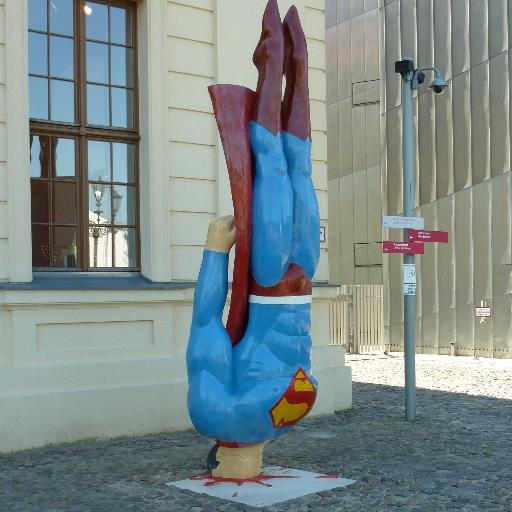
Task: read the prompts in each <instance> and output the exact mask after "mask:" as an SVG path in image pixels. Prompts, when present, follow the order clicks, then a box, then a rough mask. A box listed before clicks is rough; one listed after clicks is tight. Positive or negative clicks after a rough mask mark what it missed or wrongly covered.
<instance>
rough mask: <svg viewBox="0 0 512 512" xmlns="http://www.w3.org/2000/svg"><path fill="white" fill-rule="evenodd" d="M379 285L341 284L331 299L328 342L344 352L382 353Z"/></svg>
mask: <svg viewBox="0 0 512 512" xmlns="http://www.w3.org/2000/svg"><path fill="white" fill-rule="evenodd" d="M383 304H384V300H383V286H382V285H343V286H341V293H340V295H339V296H338V297H337V298H336V299H334V300H332V301H331V305H330V325H331V345H335V346H342V347H345V349H346V350H347V353H351V354H368V353H375V352H384V314H383Z"/></svg>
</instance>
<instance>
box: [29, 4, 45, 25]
mask: <svg viewBox="0 0 512 512" xmlns="http://www.w3.org/2000/svg"><path fill="white" fill-rule="evenodd" d="M47 13H48V3H47V0H29V2H28V28H29V30H39V31H40V32H46V31H47V30H48V19H47Z"/></svg>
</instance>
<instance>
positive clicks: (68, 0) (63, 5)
mask: <svg viewBox="0 0 512 512" xmlns="http://www.w3.org/2000/svg"><path fill="white" fill-rule="evenodd" d="M50 32H53V33H54V34H63V35H66V36H72V35H73V0H50Z"/></svg>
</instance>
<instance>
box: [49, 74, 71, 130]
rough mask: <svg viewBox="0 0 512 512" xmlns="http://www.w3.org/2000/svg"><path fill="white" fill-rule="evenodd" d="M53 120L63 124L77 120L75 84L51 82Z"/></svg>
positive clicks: (58, 81) (59, 81) (61, 81)
mask: <svg viewBox="0 0 512 512" xmlns="http://www.w3.org/2000/svg"><path fill="white" fill-rule="evenodd" d="M50 95H51V119H52V121H61V122H63V123H72V122H74V120H75V84H74V83H73V82H64V81H63V80H51V81H50Z"/></svg>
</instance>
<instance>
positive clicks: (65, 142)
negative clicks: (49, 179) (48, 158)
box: [54, 138, 75, 178]
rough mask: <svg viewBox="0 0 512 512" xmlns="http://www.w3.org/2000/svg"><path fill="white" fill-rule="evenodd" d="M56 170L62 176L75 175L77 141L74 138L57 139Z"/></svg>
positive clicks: (55, 149)
mask: <svg viewBox="0 0 512 512" xmlns="http://www.w3.org/2000/svg"><path fill="white" fill-rule="evenodd" d="M54 154H55V156H54V161H55V172H54V175H55V176H57V177H60V178H66V177H74V176H75V141H74V139H62V138H61V139H55V148H54Z"/></svg>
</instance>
